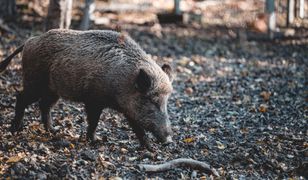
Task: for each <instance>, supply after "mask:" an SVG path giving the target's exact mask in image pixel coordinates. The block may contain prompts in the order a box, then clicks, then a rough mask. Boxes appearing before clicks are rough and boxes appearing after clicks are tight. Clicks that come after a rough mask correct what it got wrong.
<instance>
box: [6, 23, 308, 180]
mask: <svg viewBox="0 0 308 180" xmlns="http://www.w3.org/2000/svg"><path fill="white" fill-rule="evenodd" d="M21 21H22V20H21ZM9 27H10V28H11V29H12V30H13V31H12V32H10V33H8V32H5V31H3V32H1V33H2V35H1V37H0V57H1V59H3V58H5V57H7V56H8V55H9V54H10V53H11V52H12V51H13V50H14V49H15V48H16V47H17V46H19V45H20V44H21V43H22V42H23V41H25V40H26V38H27V37H29V34H40V33H41V31H40V30H34V29H33V28H31V27H29V26H24V25H22V23H20V24H19V23H10V24H9ZM123 27H125V28H122V29H124V30H125V31H127V32H128V33H129V34H130V36H132V38H133V39H135V40H136V41H137V42H138V43H139V44H140V45H141V47H142V48H144V50H145V51H146V52H147V53H149V54H150V55H151V56H152V58H153V59H155V60H157V61H158V62H169V63H171V64H173V66H174V68H175V71H176V73H177V75H176V78H175V81H174V83H173V86H174V92H173V94H172V96H171V98H170V100H169V104H168V111H169V115H170V120H171V123H172V126H173V131H174V137H173V139H174V144H173V145H170V146H162V145H160V144H156V143H155V140H154V138H153V142H152V145H153V147H154V149H155V151H154V152H149V151H146V150H140V149H138V147H139V142H138V140H137V139H136V137H135V135H134V134H133V132H132V130H131V128H130V127H129V126H128V124H127V122H126V120H125V118H124V117H123V116H122V115H121V114H118V113H117V112H115V111H113V110H104V111H103V113H102V115H101V118H100V119H101V120H100V122H99V126H98V129H97V133H96V134H97V136H98V137H99V138H100V139H101V141H100V142H99V143H98V144H96V145H91V144H89V143H87V142H86V141H85V138H84V134H85V130H86V126H87V124H86V121H85V118H86V116H85V112H84V110H83V105H82V104H78V103H73V102H68V101H64V100H60V101H59V102H58V103H57V105H56V106H55V107H54V109H53V111H52V118H53V121H54V125H55V127H56V128H57V129H58V132H57V134H50V133H48V132H45V131H44V129H43V127H42V125H41V124H40V121H39V119H40V115H39V114H40V113H39V110H38V107H37V104H33V105H31V106H30V107H29V108H28V109H27V110H26V113H25V118H24V120H25V121H24V122H25V126H24V130H23V131H22V132H21V133H19V134H17V135H14V136H13V135H12V134H11V133H10V132H9V124H10V121H11V120H12V118H13V117H14V105H15V101H16V98H15V95H16V93H17V92H18V91H20V89H21V88H22V87H21V78H22V69H21V66H20V64H21V58H20V57H21V56H20V55H19V56H17V58H15V60H14V61H13V63H11V65H10V66H9V68H8V69H7V70H6V71H5V72H4V73H3V74H2V75H1V76H0V142H1V144H0V178H1V179H2V178H8V177H11V178H14V179H15V178H19V179H29V178H31V179H46V178H49V179H59V178H68V179H73V178H78V179H89V178H98V179H103V178H110V179H119V178H126V179H136V178H140V179H145V178H163V179H194V178H198V179H208V178H211V177H210V175H208V174H206V173H203V172H200V171H194V170H191V169H187V168H175V169H173V170H170V171H167V172H162V173H154V174H147V173H144V172H142V171H140V170H138V169H137V168H136V165H138V164H143V163H148V164H158V163H162V162H166V161H169V160H172V159H176V158H192V159H195V160H199V161H204V162H207V163H209V164H210V165H211V166H213V167H214V168H215V169H216V170H217V171H218V173H219V174H220V176H221V177H222V179H224V178H228V179H229V178H231V179H245V178H249V179H282V178H293V179H307V178H308V174H307V172H308V171H307V169H308V166H307V163H308V159H307V158H308V138H307V137H308V136H307V135H308V126H307V119H308V114H307V112H308V107H307V101H308V99H307V96H308V94H307V93H308V91H307V85H308V82H307V76H308V73H307V72H308V70H307V66H308V41H307V34H305V33H307V29H305V28H304V29H301V28H295V35H297V37H301V38H294V39H292V38H288V39H278V40H273V41H258V40H256V41H247V40H246V39H245V38H244V39H243V38H241V37H240V35H239V34H241V33H243V32H244V33H245V32H246V30H245V29H241V28H239V27H232V26H224V25H207V26H199V25H183V24H181V25H174V24H173V25H172V24H169V25H159V24H154V25H153V24H145V25H135V24H130V23H127V24H124V25H123ZM93 28H95V29H101V27H99V26H93ZM105 28H112V27H111V26H109V27H108V26H106V27H105ZM33 32H35V33H33Z"/></svg>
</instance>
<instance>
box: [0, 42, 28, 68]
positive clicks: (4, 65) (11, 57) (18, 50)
mask: <svg viewBox="0 0 308 180" xmlns="http://www.w3.org/2000/svg"><path fill="white" fill-rule="evenodd" d="M23 48H24V45H21V46H19V47H18V48H17V49H16V50H15V51H14V52H13V53H12V54H11V55H9V57H7V58H6V59H4V60H3V61H2V62H0V73H2V72H3V71H4V70H5V69H6V67H7V66H8V65H9V64H10V62H11V61H12V59H13V57H14V56H16V55H17V54H18V53H20V52H21V51H22V50H23Z"/></svg>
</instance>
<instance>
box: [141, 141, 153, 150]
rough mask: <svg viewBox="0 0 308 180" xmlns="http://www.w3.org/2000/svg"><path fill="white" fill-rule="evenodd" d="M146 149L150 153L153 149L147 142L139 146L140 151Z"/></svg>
mask: <svg viewBox="0 0 308 180" xmlns="http://www.w3.org/2000/svg"><path fill="white" fill-rule="evenodd" d="M145 149H147V150H148V151H150V152H154V151H155V150H154V148H153V147H152V146H151V145H150V143H149V142H148V141H146V142H143V143H142V144H140V150H145Z"/></svg>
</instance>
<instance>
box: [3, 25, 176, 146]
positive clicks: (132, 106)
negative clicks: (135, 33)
mask: <svg viewBox="0 0 308 180" xmlns="http://www.w3.org/2000/svg"><path fill="white" fill-rule="evenodd" d="M21 51H22V70H23V90H22V91H21V92H20V93H19V94H18V95H17V101H16V106H15V117H14V119H13V120H12V122H11V131H12V132H13V133H14V132H16V131H20V130H21V129H22V126H23V125H22V124H23V116H24V111H25V108H26V107H27V106H28V105H30V104H31V103H34V102H36V101H39V108H40V111H41V121H42V122H43V124H44V127H45V128H46V130H52V122H51V117H50V110H51V108H52V106H53V105H54V104H55V103H56V102H57V101H58V99H59V98H60V97H61V98H64V99H67V100H71V101H76V102H82V103H84V104H85V111H86V114H87V122H88V127H87V139H89V140H91V141H95V130H96V127H97V124H98V120H99V117H100V114H101V111H102V110H103V109H104V108H112V109H115V110H117V111H118V112H121V113H123V114H124V116H125V117H126V119H127V120H128V122H129V124H130V126H131V127H132V129H133V131H134V133H135V134H136V136H137V137H138V139H139V141H140V144H141V146H145V147H149V146H150V145H149V144H148V141H147V137H146V133H145V132H146V131H149V132H151V133H152V134H153V135H154V136H155V137H156V138H157V139H158V141H160V142H162V143H165V142H171V141H172V138H171V137H172V130H171V125H170V121H169V118H168V112H167V101H168V98H169V96H170V94H171V92H172V79H173V78H172V69H171V67H170V66H169V65H167V64H164V65H163V66H162V67H160V66H159V65H158V64H157V63H156V62H155V61H153V60H152V59H151V58H149V56H148V55H147V54H146V53H145V52H144V51H143V50H142V49H141V47H140V46H139V45H138V44H137V43H136V42H135V41H134V40H133V39H132V38H130V37H129V36H127V35H123V34H121V33H118V32H114V31H108V30H91V31H74V30H59V29H54V30H50V31H48V32H47V33H45V34H43V35H41V36H37V37H33V38H30V39H28V40H27V41H26V42H25V44H24V45H22V46H21V47H19V48H18V49H17V50H16V51H15V52H14V53H13V54H12V55H10V56H9V57H8V58H6V59H5V60H4V61H2V62H1V63H0V72H1V71H3V70H5V68H6V67H7V66H8V64H9V63H10V61H11V60H12V58H13V57H14V56H15V55H16V54H18V53H19V52H21Z"/></svg>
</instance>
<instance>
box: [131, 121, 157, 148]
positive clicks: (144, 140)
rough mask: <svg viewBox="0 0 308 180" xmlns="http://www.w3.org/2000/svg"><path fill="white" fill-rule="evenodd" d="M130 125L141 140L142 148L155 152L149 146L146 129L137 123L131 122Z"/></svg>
mask: <svg viewBox="0 0 308 180" xmlns="http://www.w3.org/2000/svg"><path fill="white" fill-rule="evenodd" d="M128 123H129V125H130V126H131V127H132V128H133V132H134V133H135V134H136V136H137V138H138V139H139V141H140V145H141V148H147V149H148V150H149V151H153V149H152V147H151V145H150V144H149V141H148V139H147V136H146V134H145V131H144V129H143V128H142V127H140V125H138V124H137V122H135V121H132V120H129V121H128Z"/></svg>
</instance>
